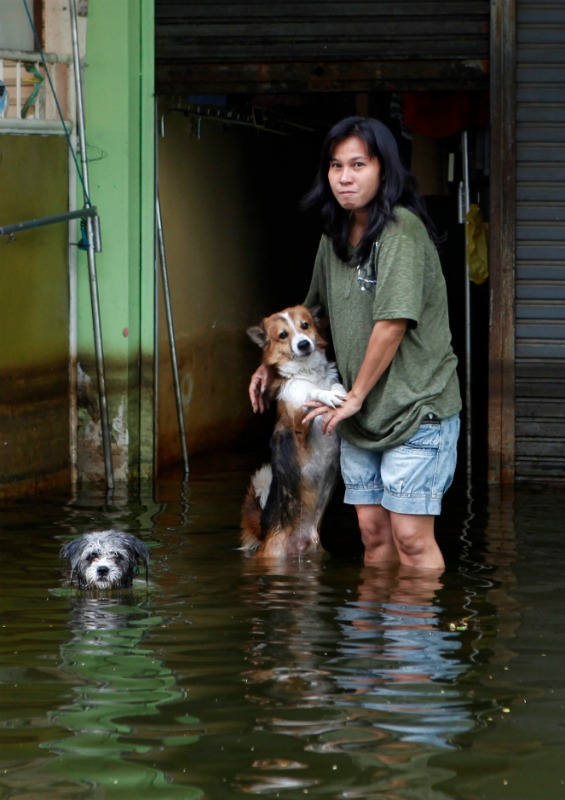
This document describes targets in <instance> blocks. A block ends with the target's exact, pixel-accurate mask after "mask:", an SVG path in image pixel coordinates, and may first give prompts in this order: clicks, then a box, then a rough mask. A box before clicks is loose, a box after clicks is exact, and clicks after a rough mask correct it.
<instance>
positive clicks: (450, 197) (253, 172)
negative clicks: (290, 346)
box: [158, 91, 489, 478]
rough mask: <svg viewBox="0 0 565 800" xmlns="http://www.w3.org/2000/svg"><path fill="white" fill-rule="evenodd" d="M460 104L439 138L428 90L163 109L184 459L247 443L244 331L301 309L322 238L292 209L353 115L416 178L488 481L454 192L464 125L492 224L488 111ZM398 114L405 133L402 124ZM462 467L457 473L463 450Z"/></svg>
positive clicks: (481, 333)
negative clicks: (431, 226)
mask: <svg viewBox="0 0 565 800" xmlns="http://www.w3.org/2000/svg"><path fill="white" fill-rule="evenodd" d="M450 94H452V95H454V94H455V93H450ZM430 95H431V96H428V98H427V101H428V103H429V104H432V105H433V103H434V102H435V103H436V106H437V103H438V101H440V100H441V102H443V103H444V104H445V105H444V107H445V108H446V109H450V105H449V97H446V95H445V93H443V94H442V95H441V97H440V95H439V93H438V94H437V95H436V96H435V97H434V96H433V93H430ZM469 95H471V96H470V97H469V96H467V95H463V94H459V95H458V101H459V106H460V107H461V108H464V109H466V115H465V119H464V121H463V122H462V120H461V118H460V117H458V115H457V114H454V113H453V108H451V113H450V114H449V118H448V119H447V120H444V127H443V128H441V127H440V122H439V120H438V114H437V111H436V113H435V116H434V117H432V116H431V115H432V113H433V111H429V112H428V114H426V111H425V106H423V105H422V102H420V104H419V105H418V102H416V101H423V100H424V99H425V98H424V94H423V93H422V94H421V95H420V96H419V97H416V98H414V96H412V97H410V96H408V95H405V94H404V95H403V94H400V93H395V92H383V91H379V92H374V93H368V94H363V95H359V94H356V93H332V92H326V93H320V94H315V93H312V94H307V93H304V94H292V95H283V94H259V95H250V94H247V95H243V94H238V95H214V96H207V97H202V96H187V97H184V98H182V100H180V101H179V100H178V98H175V99H174V100H173V99H172V98H168V97H162V98H161V99H160V103H159V118H160V119H159V130H160V137H159V155H158V161H159V171H158V174H159V186H160V194H161V202H162V206H163V227H164V235H165V242H166V245H167V260H168V265H169V269H170V283H171V288H172V298H173V309H172V310H173V315H174V319H175V330H176V338H177V351H178V358H179V368H180V376H181V385H182V395H183V409H184V417H185V424H186V432H187V439H188V443H189V452H190V451H192V452H197V451H199V450H205V449H209V448H212V447H216V446H218V445H221V444H225V443H226V442H228V441H235V440H237V439H238V438H239V439H240V440H241V439H245V437H247V436H250V435H251V436H252V435H254V432H255V430H256V427H255V423H254V422H253V421H252V420H251V419H250V410H249V407H248V400H247V391H246V387H247V381H248V377H249V374H250V371H251V370H252V368H253V366H254V364H255V363H256V361H257V353H256V352H255V350H254V349H253V345H252V344H251V343H250V342H248V341H247V339H246V336H245V329H246V327H247V326H249V325H252V324H255V323H256V322H257V321H258V320H259V319H260V318H261V317H262V316H264V315H265V314H267V313H271V312H272V311H273V310H275V309H277V308H283V307H285V306H286V305H291V304H295V303H298V302H301V301H302V299H303V298H304V296H305V294H306V291H307V288H308V285H309V280H310V275H311V270H312V264H313V260H314V257H315V253H316V248H317V244H318V239H319V231H318V228H317V226H316V224H315V223H314V222H313V221H312V220H308V219H306V218H305V217H304V215H303V214H302V213H301V212H300V211H299V208H298V205H299V201H300V198H301V197H302V195H303V194H304V193H305V192H306V191H307V189H308V188H309V187H310V185H311V182H312V180H313V178H314V175H315V172H316V168H317V162H318V154H319V149H320V144H321V141H322V139H323V137H324V135H325V133H326V132H327V130H328V128H329V127H330V126H331V125H332V124H333V123H334V122H335V121H336V120H338V119H340V118H342V117H345V116H349V115H352V114H357V113H362V114H366V115H370V116H375V117H378V118H379V119H381V120H382V121H383V122H385V124H387V125H389V127H390V128H391V129H392V130H393V132H394V133H395V136H396V138H397V141H398V144H399V148H400V151H401V154H402V157H403V160H404V163H405V166H406V167H407V168H409V169H410V170H411V171H413V172H414V173H415V174H416V177H417V179H418V181H419V183H420V190H421V192H422V194H423V195H424V197H425V199H426V202H427V204H428V208H429V211H430V213H431V215H432V217H433V219H434V222H435V223H436V226H437V228H438V230H439V231H440V232H442V233H443V234H444V242H443V244H442V246H441V253H440V255H441V260H442V266H443V270H444V275H445V279H446V283H447V289H448V297H449V304H450V318H451V326H452V333H453V344H454V349H455V351H456V353H457V356H458V358H459V362H460V379H461V382H462V389H463V386H464V384H465V380H466V373H467V370H466V361H467V359H468V358H469V359H470V360H471V381H472V404H471V405H472V410H471V423H472V430H473V438H472V441H473V458H472V469H473V473H474V475H476V477H477V478H479V477H480V476H481V475H484V474H485V463H486V427H487V424H486V409H487V382H488V281H487V282H486V283H485V284H483V285H480V286H475V285H473V286H472V287H471V302H470V308H471V319H470V327H471V332H472V333H471V345H472V346H471V350H470V355H468V354H467V352H466V342H465V337H466V319H465V283H466V267H465V231H464V225H463V224H462V223H461V221H460V211H459V184H460V181H461V177H462V172H463V169H462V157H461V130H462V125H463V124H464V126H465V128H466V129H468V135H469V148H468V150H469V178H470V180H469V183H470V195H471V197H472V199H473V200H478V201H479V202H480V205H481V208H482V210H483V213H484V215H485V218H487V219H488V189H489V180H488V178H489V176H488V114H487V115H486V116H485V112H484V104H483V103H482V99H481V98H480V97H479V93H469ZM452 100H454V101H455V100H456V98H455V96H454V97H452ZM463 101H466V102H463ZM467 101H468V102H467ZM406 103H407V104H408V106H409V111H410V115H411V117H410V119H411V123H412V126H409V125H408V124H407V122H406ZM410 103H411V105H410ZM445 116H447V115H445ZM415 120H419V122H418V124H417V125H416V126H414V121H415ZM431 120H434V121H435V129H432V128H431ZM415 127H417V128H419V130H415ZM420 129H421V130H420ZM160 320H161V321H160V333H159V391H158V395H159V397H158V403H159V413H158V430H159V435H158V463H159V465H165V464H168V463H171V462H173V461H174V460H175V459H177V460H178V454H179V447H178V432H177V429H176V423H175V414H174V405H173V398H174V393H173V391H172V382H171V377H170V376H171V372H170V366H169V361H170V354H169V345H168V341H167V332H166V329H165V325H164V321H163V320H164V315H163V307H162V306H161V312H160ZM466 412H467V410H466V409H465V413H466ZM464 438H465V437H462V443H461V446H462V450H464V448H465V441H464ZM462 456H463V460H462V463H465V460H466V453H464V452H462Z"/></svg>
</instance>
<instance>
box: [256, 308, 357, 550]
mask: <svg viewBox="0 0 565 800" xmlns="http://www.w3.org/2000/svg"><path fill="white" fill-rule="evenodd" d="M318 314H319V309H311V310H309V309H307V308H306V307H305V306H294V307H293V308H287V309H284V310H283V311H280V312H278V313H276V314H272V315H271V316H270V317H266V318H265V319H263V321H262V322H261V324H260V325H258V326H255V327H253V328H249V329H248V331H247V333H248V335H249V337H250V338H251V339H252V340H253V341H254V342H255V343H256V344H258V345H259V347H261V349H262V350H263V363H264V364H266V365H268V366H269V367H272V368H273V369H274V371H275V374H276V377H275V380H274V381H273V384H272V385H271V387H270V388H271V398H276V400H277V418H276V424H275V428H274V431H273V435H272V438H271V463H270V464H265V465H264V466H263V467H261V468H260V469H259V470H257V472H256V473H255V474H254V475H253V477H252V478H251V483H250V485H249V488H248V490H247V495H246V497H245V501H244V503H243V509H242V516H241V529H242V533H241V544H242V548H243V549H244V550H247V551H249V552H252V553H254V554H256V555H258V556H261V557H265V558H284V557H285V556H290V555H302V554H305V553H308V552H313V551H315V550H317V549H318V548H319V544H320V537H319V533H318V527H319V524H320V521H321V519H322V515H323V513H324V511H325V509H326V506H327V504H328V502H329V500H330V498H331V495H332V492H333V490H334V488H335V484H336V480H337V475H338V470H339V439H338V436H337V434H335V433H332V434H330V435H326V434H324V433H322V430H321V424H322V418H321V417H317V418H316V419H314V421H313V422H312V424H311V425H309V426H308V425H304V424H303V422H302V420H303V418H304V417H305V416H306V413H307V411H308V409H307V408H305V407H304V404H305V403H306V402H308V401H314V400H317V401H319V402H322V403H324V404H325V405H327V406H330V407H332V408H336V407H337V406H340V405H341V404H342V403H343V400H344V399H345V397H346V391H345V389H344V387H343V386H342V385H341V383H339V377H338V373H337V368H336V366H335V364H333V363H331V362H329V361H328V360H327V358H326V352H325V351H326V347H327V342H326V341H325V340H324V339H323V338H322V336H321V334H320V330H319V316H318Z"/></svg>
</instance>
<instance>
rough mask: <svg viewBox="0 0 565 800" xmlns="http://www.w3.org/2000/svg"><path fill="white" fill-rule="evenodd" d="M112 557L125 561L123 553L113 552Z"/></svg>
mask: <svg viewBox="0 0 565 800" xmlns="http://www.w3.org/2000/svg"><path fill="white" fill-rule="evenodd" d="M112 558H113V559H114V561H123V560H124V557H123V555H122V554H121V553H112Z"/></svg>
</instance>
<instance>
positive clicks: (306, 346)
mask: <svg viewBox="0 0 565 800" xmlns="http://www.w3.org/2000/svg"><path fill="white" fill-rule="evenodd" d="M296 346H297V348H298V349H299V350H300V352H301V353H309V352H310V350H311V348H312V342H311V341H310V339H301V340H300V341H299V342H298V344H297V345H296Z"/></svg>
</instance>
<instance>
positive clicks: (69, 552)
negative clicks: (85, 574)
mask: <svg viewBox="0 0 565 800" xmlns="http://www.w3.org/2000/svg"><path fill="white" fill-rule="evenodd" d="M81 551H82V542H81V539H80V537H79V538H78V539H73V540H72V541H70V542H67V543H66V544H64V545H63V546H62V547H61V551H60V553H59V555H60V556H61V558H66V559H67V561H68V562H69V564H70V565H71V569H72V570H73V571H74V570H75V568H76V565H77V564H78V562H79V561H80V554H81Z"/></svg>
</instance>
